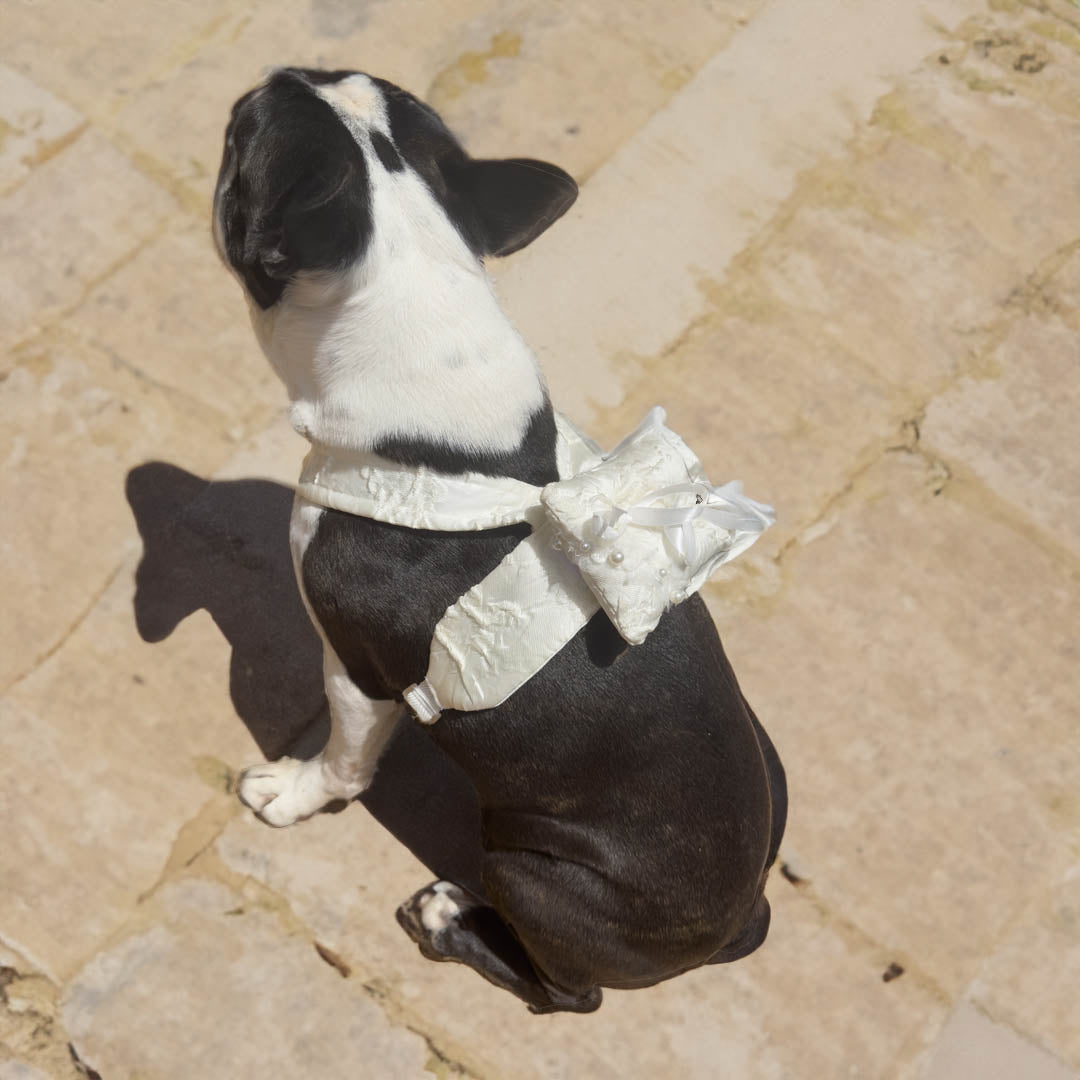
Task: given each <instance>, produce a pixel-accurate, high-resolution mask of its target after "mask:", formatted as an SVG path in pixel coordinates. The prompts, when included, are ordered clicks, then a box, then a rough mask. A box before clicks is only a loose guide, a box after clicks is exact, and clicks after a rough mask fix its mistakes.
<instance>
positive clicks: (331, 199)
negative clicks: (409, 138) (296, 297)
mask: <svg viewBox="0 0 1080 1080" xmlns="http://www.w3.org/2000/svg"><path fill="white" fill-rule="evenodd" d="M365 173H366V169H365V167H364V160H363V158H362V157H359V158H358V159H355V158H354V159H352V160H350V159H349V158H345V159H344V160H337V161H333V160H329V159H324V160H322V161H316V162H312V163H309V164H308V165H307V166H305V167H304V168H303V169H302V171H301V173H300V175H299V177H298V178H297V179H296V180H295V182H294V183H293V184H292V186H291V187H289V188H288V190H287V191H286V193H285V194H284V195H280V196H279V197H278V198H277V199H276V200H271V202H272V205H270V206H268V207H266V209H265V210H264V211H263V212H262V213H258V212H256V213H255V214H254V216H253V222H252V224H253V226H254V227H252V228H249V229H248V232H247V236H246V237H245V242H244V262H245V263H246V264H247V265H249V266H252V265H258V266H259V267H261V269H262V270H263V272H264V273H265V274H266V275H267V277H270V278H273V279H275V280H279V281H287V280H288V279H289V278H291V277H292V276H293V275H294V274H296V273H297V272H298V271H300V270H328V269H334V268H337V267H343V266H346V265H348V264H349V263H350V262H352V261H354V260H355V259H356V258H357V257H358V255H359V253H360V251H361V250H362V248H363V246H364V240H365V239H366V233H367V231H368V228H369V224H368V206H367V177H366V175H363V174H365ZM281 179H284V178H281ZM275 186H279V187H280V186H283V185H282V184H281V183H280V180H279V184H278V185H275Z"/></svg>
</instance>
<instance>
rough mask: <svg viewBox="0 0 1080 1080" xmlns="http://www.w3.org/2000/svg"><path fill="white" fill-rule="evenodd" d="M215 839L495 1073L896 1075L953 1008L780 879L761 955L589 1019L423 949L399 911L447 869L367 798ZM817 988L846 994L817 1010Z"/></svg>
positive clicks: (446, 828)
mask: <svg viewBox="0 0 1080 1080" xmlns="http://www.w3.org/2000/svg"><path fill="white" fill-rule="evenodd" d="M421 737H422V735H421ZM392 757H393V759H394V760H393V761H392V764H391V766H390V768H391V769H392V770H393V774H392V775H389V776H388V775H386V774H385V773H384V774H383V775H382V776H381V777H380V781H379V783H381V784H391V785H392V784H394V783H399V784H401V785H403V786H404V787H405V788H408V787H409V786H410V784H411V778H410V776H409V772H408V770H409V760H408V759H407V758H406V757H405V756H404V755H401V756H396V755H392ZM417 813H418V814H420V813H422V811H418V812H417ZM401 824H402V823H401V822H400V821H399V828H400V827H401ZM466 827H467V826H466V824H465V823H464V822H462V823H460V824H458V825H456V828H454V827H451V826H450V825H449V824H448V815H447V814H446V813H445V812H444V813H443V815H442V818H441V822H440V821H435V822H434V823H433V824H432V825H431V828H432V830H433V831H434V832H435V837H436V839H442V840H443V841H444V842H447V843H451V844H453V843H456V842H457V840H458V838H457V837H456V835H455V832H456V829H463V828H466ZM474 828H475V823H474ZM406 835H407V833H406ZM217 851H218V853H219V854H220V855H221V857H222V859H223V860H224V861H225V863H226V865H228V866H229V867H230V868H231V869H232V870H234V871H235V872H237V873H240V874H243V875H246V876H249V877H251V878H254V879H255V880H257V881H259V882H261V883H263V884H265V885H266V886H267V887H268V888H270V889H271V890H272V891H273V892H274V893H275V894H277V895H280V896H282V897H284V898H285V899H286V900H287V901H288V903H289V906H290V910H291V911H292V912H293V913H294V914H295V915H296V916H297V917H299V918H300V919H301V920H302V921H303V922H304V924H305V925H307V926H309V927H310V928H311V930H312V933H313V934H314V936H315V939H316V940H318V941H319V942H320V943H322V944H324V945H325V946H327V947H329V948H331V949H332V950H333V951H334V952H335V953H336V954H337V955H338V956H340V957H341V958H342V959H344V960H345V961H346V962H347V963H348V965H349V966H350V968H351V969H352V972H353V974H352V976H351V977H352V978H358V979H362V980H364V981H366V982H367V983H368V984H369V985H371V986H373V987H375V988H376V989H377V990H378V992H379V993H381V994H385V995H386V996H387V997H388V999H390V1000H392V1001H394V1002H396V1003H397V1004H398V1006H399V1007H400V1008H401V1009H402V1015H403V1016H404V1017H405V1018H406V1019H409V1020H410V1021H411V1022H413V1023H415V1024H419V1025H421V1026H423V1028H424V1030H427V1031H430V1032H432V1033H433V1034H434V1036H435V1039H436V1041H437V1043H438V1044H439V1045H440V1046H441V1047H443V1048H444V1049H445V1050H447V1051H448V1052H449V1053H450V1055H451V1056H452V1057H453V1058H454V1059H455V1060H458V1061H461V1062H463V1063H464V1064H465V1065H466V1066H467V1067H468V1068H469V1069H470V1070H471V1071H474V1072H476V1073H477V1074H478V1075H482V1076H512V1077H515V1078H517V1077H521V1078H532V1077H544V1078H555V1077H560V1078H561V1077H576V1076H590V1077H593V1076H595V1077H598V1078H601V1077H603V1078H607V1077H610V1078H612V1080H614V1078H616V1077H625V1076H692V1077H702V1078H705V1077H714V1076H717V1075H735V1076H740V1077H744V1076H745V1077H747V1078H757V1077H770V1078H771V1077H783V1076H808V1077H809V1076H823V1075H833V1074H835V1073H837V1072H838V1071H841V1070H842V1071H845V1072H847V1071H850V1072H851V1074H852V1075H867V1076H888V1075H892V1072H891V1070H892V1069H893V1068H894V1066H895V1064H896V1063H897V1062H898V1061H905V1060H907V1059H908V1058H910V1057H911V1056H912V1055H914V1054H915V1053H917V1052H918V1051H919V1050H920V1049H921V1048H922V1046H923V1045H924V1044H925V1042H926V1041H928V1040H929V1039H930V1038H931V1037H932V1035H933V1033H934V1032H936V1030H937V1029H938V1027H940V1025H941V1023H942V1022H943V1020H944V1016H945V1007H944V1006H943V1005H942V1004H941V1003H940V1002H939V1001H938V999H937V998H936V996H935V995H934V993H932V992H930V991H928V990H927V989H926V988H925V987H924V986H923V985H921V984H920V983H919V982H918V981H917V980H914V979H910V978H909V979H908V980H907V981H906V982H904V981H903V980H899V981H897V982H896V983H889V984H886V983H884V982H883V981H882V979H881V973H882V972H883V971H884V970H885V968H886V967H887V966H888V963H889V961H890V956H889V955H888V954H887V953H886V952H884V951H882V950H881V949H880V948H878V947H875V946H872V945H871V946H868V945H867V944H866V942H865V941H864V940H861V939H859V938H857V937H852V935H850V934H849V933H848V932H847V931H846V930H845V928H844V926H843V924H842V923H834V922H833V921H832V920H831V919H830V918H829V917H828V916H822V915H821V913H820V912H819V911H818V910H817V909H816V908H815V906H814V905H813V904H812V903H809V902H806V901H805V900H804V899H803V898H802V896H801V895H800V894H799V893H798V892H797V890H796V889H795V888H794V887H792V886H791V885H789V884H788V883H786V882H785V881H783V880H782V879H781V878H780V877H779V876H777V878H776V880H775V881H774V882H773V883H772V884H771V885H770V888H769V894H770V897H771V899H772V903H773V905H774V917H773V929H772V930H771V931H770V936H769V939H768V941H767V942H766V944H765V946H764V947H763V948H762V949H761V950H760V951H759V953H757V954H755V955H754V957H752V958H750V959H748V960H747V961H744V962H740V963H739V964H736V965H731V966H729V967H710V968H703V969H701V970H699V971H697V972H691V973H689V974H688V975H685V976H681V977H680V978H678V979H675V980H672V981H671V982H669V983H665V984H662V985H660V986H657V987H653V988H650V989H647V990H640V991H634V992H630V993H625V992H624V993H620V992H617V991H607V992H606V995H605V1001H604V1004H603V1005H602V1006H601V1008H600V1010H599V1012H597V1013H595V1014H592V1015H589V1016H585V1017H581V1016H549V1017H534V1016H531V1015H530V1014H529V1013H528V1012H527V1011H526V1009H525V1007H524V1005H522V1004H521V1003H520V1002H519V1001H517V1000H516V999H514V998H512V997H511V996H510V995H508V994H506V993H504V992H502V991H498V990H495V989H493V988H492V987H490V986H489V985H488V984H487V983H485V982H484V981H483V980H482V979H481V978H480V977H479V976H477V975H476V974H475V973H474V972H471V971H468V970H467V969H465V968H462V967H460V966H458V965H454V964H435V963H431V962H430V961H427V960H425V959H423V957H421V956H420V954H419V952H418V950H417V949H416V947H415V946H414V945H413V943H412V942H411V941H410V940H408V938H406V937H405V935H404V934H403V933H402V931H401V929H400V928H399V927H398V925H397V923H396V921H395V920H394V915H393V913H394V910H395V908H396V907H397V905H398V904H399V903H400V902H402V901H403V900H405V899H406V898H408V896H410V895H411V894H412V893H413V892H414V891H415V890H416V889H418V888H420V887H422V886H423V885H425V884H427V883H428V882H429V881H430V880H431V879H432V877H433V873H432V871H431V869H429V868H427V867H425V866H423V865H422V864H421V863H419V862H418V861H417V860H416V859H415V858H413V857H412V856H410V855H409V854H408V852H407V851H405V849H404V848H403V847H402V845H401V843H400V842H399V841H398V840H397V839H396V838H395V837H394V836H393V835H391V834H390V833H389V832H388V831H387V830H385V829H384V828H383V827H382V826H381V825H379V824H378V823H377V822H376V821H375V820H373V818H372V817H370V816H369V815H368V814H366V813H365V811H364V810H363V809H362V808H361V807H360V806H355V805H354V806H352V807H350V808H349V809H348V810H346V811H344V812H342V813H339V814H334V815H320V816H318V817H317V818H315V819H312V820H311V821H309V822H306V823H303V824H302V825H300V826H296V827H293V828H290V829H285V830H280V831H274V830H270V829H268V828H267V827H266V826H264V825H262V823H261V822H258V821H256V820H255V819H254V818H253V817H252V816H249V815H247V814H245V815H244V816H243V818H240V819H237V820H235V821H233V822H231V823H230V824H229V826H228V827H227V828H226V829H225V831H224V832H223V834H222V836H221V838H220V839H219V840H218V842H217ZM440 869H442V870H446V869H447V867H446V866H445V865H444V866H443V867H440ZM823 972H828V973H829V977H828V980H827V982H823V981H822V979H821V976H822V973H823ZM808 997H814V998H815V999H816V1000H818V1001H819V1002H822V1003H827V1002H830V1001H833V1002H834V1003H835V1004H834V1005H832V1006H830V1005H828V1004H823V1006H822V1008H820V1009H819V1008H815V1009H814V1010H807V1009H806V1008H805V1001H806V1000H807V998H808ZM822 1025H824V1028H823V1027H822ZM631 1032H633V1036H632V1037H631V1036H630V1034H629V1033H631Z"/></svg>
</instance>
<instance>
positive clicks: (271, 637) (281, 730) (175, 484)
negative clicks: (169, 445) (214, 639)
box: [126, 461, 482, 892]
mask: <svg viewBox="0 0 1080 1080" xmlns="http://www.w3.org/2000/svg"><path fill="white" fill-rule="evenodd" d="M126 489H127V499H128V503H129V504H130V506H131V510H132V513H133V514H134V515H135V522H136V525H137V526H138V529H139V535H140V536H141V537H142V542H143V557H142V560H141V562H140V563H139V567H138V570H137V571H136V575H135V623H136V626H137V627H138V631H139V634H140V635H141V636H142V638H143V639H144V640H145V641H150V642H158V641H163V640H164V639H165V638H167V637H168V636H169V635H170V634H171V633H172V632H173V630H175V629H176V627H177V626H178V625H179V623H180V622H181V621H182V620H183V619H185V618H186V617H187V616H188V615H190V614H192V613H193V612H195V611H197V610H199V609H200V608H205V609H206V610H207V611H208V612H209V613H210V615H211V617H212V618H213V620H214V622H215V623H216V624H217V626H218V628H219V629H220V630H221V632H222V634H224V635H225V638H226V640H227V641H228V642H229V644H230V645H231V646H232V659H231V664H230V671H229V688H230V693H231V695H232V700H233V705H234V706H235V707H236V711H237V714H238V715H239V716H240V719H241V720H243V722H244V724H245V725H246V726H247V728H248V730H249V731H250V732H251V735H252V737H253V738H254V740H255V742H256V743H257V744H258V746H259V749H260V750H261V752H262V753H263V755H264V756H265V757H266V758H267V759H268V760H273V759H275V758H278V757H280V756H281V755H282V754H285V753H289V754H292V755H294V756H298V757H308V756H311V755H312V754H314V753H316V752H317V751H318V750H319V749H320V748H321V747H322V745H323V743H324V742H325V741H326V735H327V731H328V728H329V716H328V712H327V706H326V698H325V695H324V694H323V685H322V646H321V644H320V641H319V638H318V635H317V634H316V633H315V629H314V627H313V626H312V625H311V622H310V620H309V619H308V616H307V612H306V611H305V610H304V606H303V602H302V601H301V599H300V594H299V590H298V589H297V585H296V579H295V576H294V573H293V566H292V557H291V554H290V552H289V514H290V510H291V507H292V498H293V495H292V491H291V490H290V489H289V488H286V487H283V486H281V485H280V484H275V483H272V482H270V481H267V480H226V481H211V480H204V479H202V478H201V477H198V476H195V475H193V474H192V473H189V472H186V471H185V470H184V469H181V468H178V467H177V466H175V465H169V464H166V463H164V462H157V461H155V462H150V463H148V464H146V465H139V466H138V467H136V468H134V469H132V470H131V472H130V473H128V477H127V485H126ZM359 801H360V802H362V803H363V804H364V806H365V807H366V808H367V809H368V811H369V812H370V813H371V814H372V815H373V816H374V817H375V818H376V819H377V820H378V821H379V822H380V823H381V824H382V825H383V826H384V827H385V828H387V829H388V830H389V831H390V832H391V833H393V834H394V836H396V837H397V839H398V840H400V841H401V842H402V843H403V844H404V845H405V846H406V847H408V848H409V850H410V851H412V852H413V854H414V855H416V857H417V858H418V859H420V860H421V862H423V863H425V864H426V865H427V866H428V868H429V869H430V870H431V871H432V872H433V873H434V874H435V875H436V876H437V877H440V878H446V879H448V880H450V881H456V882H457V883H459V884H460V885H463V886H465V887H466V888H470V889H473V890H474V891H476V892H480V891H481V886H480V859H481V855H482V848H481V845H480V810H479V806H478V803H477V800H476V794H475V792H474V790H473V788H472V785H471V784H470V783H469V780H468V779H467V778H466V776H465V774H464V773H462V772H461V770H460V769H458V767H457V766H456V765H455V764H454V763H453V762H452V761H450V760H449V759H448V758H446V757H445V756H444V755H443V754H442V753H441V752H440V751H439V750H438V749H437V748H436V746H435V745H434V744H433V743H432V741H431V740H430V739H428V738H427V736H426V735H425V734H424V732H423V731H422V730H421V729H420V728H419V725H417V724H416V723H415V722H414V721H412V720H411V719H409V718H406V717H403V718H402V720H401V722H400V723H399V724H398V730H397V733H396V735H395V736H394V739H393V741H392V742H391V744H390V746H389V747H388V748H387V750H386V752H385V753H384V755H383V757H382V759H381V761H380V764H379V769H378V771H377V773H376V774H375V781H374V783H373V784H372V786H371V788H369V789H368V791H367V792H365V793H364V795H362V796H361V797H360V800H359ZM353 812H355V811H353ZM419 884H420V883H418V885H419Z"/></svg>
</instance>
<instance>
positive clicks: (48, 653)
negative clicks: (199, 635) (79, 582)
mask: <svg viewBox="0 0 1080 1080" xmlns="http://www.w3.org/2000/svg"><path fill="white" fill-rule="evenodd" d="M125 547H126V548H127V550H125V552H124V558H123V559H122V560H121V561H120V562H119V564H117V566H116V567H115V569H113V570H112V571H111V572H110V573H109V575H108V577H107V578H106V579H105V583H104V584H103V585H102V586H101V588H99V589H98V590H97V591H96V592H95V593H94V594H93V595H92V596H91V597H90V599H89V601H88V602H87V604H86V605H85V607H84V608H83V609H82V611H80V612H79V614H78V615H76V616H75V619H74V620H73V621H72V622H71V624H70V625H69V626H68V628H67V629H66V630H65V631H64V632H63V633H62V634H61V635H60V637H59V638H57V640H56V641H54V642H53V644H52V645H50V646H49V647H48V648H47V649H46V650H45V651H44V652H42V653H40V654H39V655H38V656H37V657H35V658H34V659H33V660H32V661H31V662H30V664H29V666H28V667H27V668H26V669H25V670H24V671H21V672H20V673H19V674H18V675H16V676H15V677H14V678H13V679H12V680H11V681H10V682H8V683H7V684H6V685H5V686H4V687H3V688H2V689H0V694H8V693H10V692H11V691H12V690H14V689H15V687H17V686H18V685H19V684H20V683H23V682H25V681H26V680H27V679H29V678H30V676H31V675H33V674H34V673H35V672H36V671H37V670H38V669H39V668H41V667H42V666H43V665H44V664H47V663H48V662H49V660H51V659H52V657H53V656H55V655H56V654H57V653H58V652H59V651H60V650H61V649H62V648H63V647H64V646H65V645H66V644H67V643H68V641H70V640H71V638H72V636H73V635H74V634H75V633H76V632H77V631H78V629H79V627H81V626H82V624H83V623H84V622H86V620H87V619H88V618H89V617H90V614H91V613H92V612H93V610H94V608H96V607H97V605H98V602H99V601H100V600H101V598H102V597H103V596H104V595H105V594H106V593H107V592H108V591H109V587H110V586H111V585H112V583H113V582H114V581H115V580H116V579H117V577H118V576H119V575H120V572H121V571H122V570H123V569H124V567H125V566H126V565H127V562H128V558H129V557H130V555H131V552H132V551H133V550H134V544H133V543H129V544H127V545H125Z"/></svg>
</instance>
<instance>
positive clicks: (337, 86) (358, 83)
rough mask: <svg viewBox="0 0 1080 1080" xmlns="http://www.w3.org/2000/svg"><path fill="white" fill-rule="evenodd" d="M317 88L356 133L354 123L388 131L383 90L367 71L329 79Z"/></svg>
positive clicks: (320, 94)
mask: <svg viewBox="0 0 1080 1080" xmlns="http://www.w3.org/2000/svg"><path fill="white" fill-rule="evenodd" d="M316 92H317V93H318V95H319V97H321V98H322V99H323V101H326V102H328V103H329V104H330V105H331V106H332V107H333V109H334V111H335V112H336V113H337V114H338V115H339V116H341V117H342V118H343V119H345V120H346V122H347V126H348V128H349V130H350V131H353V134H354V135H355V134H356V132H355V130H354V125H357V126H361V127H375V128H378V129H379V131H381V132H382V133H383V134H384V135H389V133H390V128H389V123H388V121H387V119H386V102H385V100H384V99H383V96H382V91H381V90H379V88H378V87H377V86H376V85H375V84H374V83H373V82H372V81H371V79H369V78H368V77H367V76H366V75H361V74H356V75H350V76H349V77H348V78H347V79H342V80H341V81H340V82H336V83H326V84H325V85H323V86H319V87H316Z"/></svg>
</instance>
